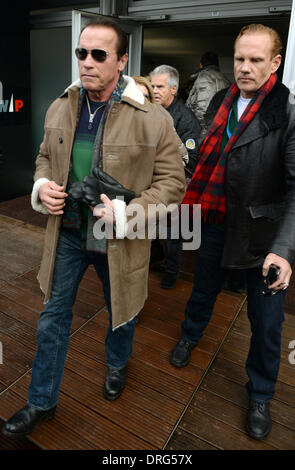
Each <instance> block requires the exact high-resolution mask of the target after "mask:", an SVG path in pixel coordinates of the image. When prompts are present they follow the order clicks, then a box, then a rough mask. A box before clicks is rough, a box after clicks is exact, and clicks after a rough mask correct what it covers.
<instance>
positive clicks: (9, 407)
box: [0, 389, 97, 450]
mask: <svg viewBox="0 0 295 470" xmlns="http://www.w3.org/2000/svg"><path fill="white" fill-rule="evenodd" d="M61 402H62V398H61ZM24 405H25V399H24V397H23V396H22V395H19V394H18V393H15V392H13V391H12V390H11V389H10V390H8V391H7V392H6V393H5V396H3V397H1V401H0V413H1V416H3V417H4V420H7V419H8V418H9V417H10V416H12V414H14V413H15V412H16V411H17V410H18V409H20V408H22V407H23V406H24ZM63 413H64V412H63V406H62V405H61V406H58V409H57V411H56V414H55V417H54V418H53V419H52V420H50V421H48V422H41V423H39V424H38V426H37V427H36V429H35V430H34V431H33V432H32V433H31V434H30V435H29V440H30V442H31V443H32V445H35V446H37V447H39V448H40V449H44V450H45V449H46V450H79V449H84V450H91V449H96V448H97V447H96V446H95V445H94V444H92V445H91V444H90V443H89V441H88V440H87V439H86V438H85V437H84V436H83V435H82V434H79V433H77V432H73V430H72V429H71V427H70V425H68V422H67V419H66V418H65V417H64V415H63ZM72 414H73V412H72ZM73 419H75V418H73ZM76 421H77V417H76Z"/></svg>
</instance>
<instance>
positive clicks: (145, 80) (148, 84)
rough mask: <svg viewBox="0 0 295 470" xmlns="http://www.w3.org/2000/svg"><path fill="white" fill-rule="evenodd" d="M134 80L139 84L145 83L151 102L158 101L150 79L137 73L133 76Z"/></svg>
mask: <svg viewBox="0 0 295 470" xmlns="http://www.w3.org/2000/svg"><path fill="white" fill-rule="evenodd" d="M133 80H134V81H135V83H138V84H139V85H143V86H145V87H146V89H147V91H148V94H149V97H148V100H149V101H150V102H151V103H155V102H156V101H155V96H154V90H153V87H152V84H151V82H150V81H149V79H148V78H146V77H142V76H138V75H135V76H134V77H133Z"/></svg>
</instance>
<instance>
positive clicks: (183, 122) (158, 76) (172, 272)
mask: <svg viewBox="0 0 295 470" xmlns="http://www.w3.org/2000/svg"><path fill="white" fill-rule="evenodd" d="M150 79H151V83H152V87H153V90H154V95H155V101H156V102H157V103H158V104H160V105H161V106H163V108H165V109H166V110H167V111H168V112H169V113H170V115H171V116H172V118H173V122H174V127H175V130H176V132H177V134H178V135H179V137H180V139H181V140H182V142H183V144H184V145H185V147H186V149H187V152H188V156H189V161H188V164H187V165H186V168H185V173H186V179H187V181H188V180H190V178H191V177H192V175H193V173H194V170H195V167H196V163H197V146H198V143H199V139H200V134H201V126H200V124H199V121H198V119H197V118H196V116H195V115H194V113H193V112H192V111H191V110H190V109H189V108H188V107H187V106H186V105H185V104H184V103H183V102H182V101H181V100H180V99H178V98H177V92H178V87H179V73H178V70H176V69H175V68H174V67H171V66H170V65H159V66H158V67H156V68H155V69H154V70H153V71H152V72H151V73H150ZM157 242H158V241H155V242H154V243H153V244H152V252H153V249H154V248H155V246H158V245H157ZM164 246H165V271H166V274H165V276H164V278H163V280H162V283H161V286H162V288H163V289H170V288H172V287H174V286H175V284H176V282H177V278H178V274H179V269H180V263H181V250H182V240H181V239H180V238H179V239H172V238H171V237H170V236H169V235H168V238H167V240H165V245H164Z"/></svg>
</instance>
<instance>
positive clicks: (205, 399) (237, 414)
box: [184, 390, 295, 450]
mask: <svg viewBox="0 0 295 470" xmlns="http://www.w3.org/2000/svg"><path fill="white" fill-rule="evenodd" d="M194 407H196V408H198V409H200V410H202V412H205V413H206V414H208V415H210V416H211V415H212V417H214V418H216V419H218V420H220V421H222V422H223V423H225V424H228V425H230V426H231V427H232V428H235V429H237V430H239V431H241V432H243V431H244V428H245V422H246V417H247V411H246V410H244V409H243V408H241V407H239V406H236V405H235V404H232V403H231V402H229V401H227V400H225V399H223V398H222V397H219V396H217V395H215V394H213V393H210V392H207V391H205V390H199V391H198V393H197V394H196V396H195V400H194V401H193V403H192V407H190V410H189V412H188V413H187V415H186V416H188V415H189V414H191V416H192V417H193V416H194V409H193V408H194ZM213 410H214V411H213ZM185 419H186V418H185V417H184V422H185ZM264 442H265V443H267V444H270V445H272V446H273V447H275V448H278V449H281V450H287V449H288V450H294V449H295V441H294V431H293V430H291V429H289V428H288V427H286V426H282V425H280V424H278V423H276V422H275V421H274V420H273V424H272V431H271V433H270V434H269V436H268V437H267V438H266V439H265V441H264Z"/></svg>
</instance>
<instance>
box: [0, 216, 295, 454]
mask: <svg viewBox="0 0 295 470" xmlns="http://www.w3.org/2000/svg"><path fill="white" fill-rule="evenodd" d="M43 237H44V230H43V228H40V227H37V226H35V225H30V224H26V223H24V222H22V221H20V220H16V219H13V218H9V217H5V216H3V215H2V216H1V215H0V342H1V345H2V347H3V364H0V419H2V420H6V419H7V418H8V417H9V416H10V415H11V414H12V413H13V412H15V411H16V410H17V409H19V408H20V407H22V406H23V405H24V404H25V401H26V397H27V387H28V384H29V382H30V376H31V366H32V360H33V356H34V351H35V334H36V327H37V321H38V317H39V312H40V310H41V309H42V295H41V292H40V289H39V285H38V282H37V281H36V273H37V271H38V266H39V264H40V257H41V251H42V242H43ZM160 279H161V277H160V274H159V273H157V272H151V274H150V280H149V298H148V300H147V302H146V304H145V307H144V309H143V311H142V312H141V313H140V315H139V321H138V324H137V328H136V332H135V338H134V348H133V355H132V358H131V359H130V361H129V364H128V379H127V384H126V388H125V390H124V393H123V395H122V396H121V397H120V398H119V399H118V400H116V401H115V402H108V401H107V400H105V399H104V398H103V395H102V388H103V382H104V377H105V373H106V365H105V353H104V336H105V332H106V326H107V312H106V309H105V302H104V298H103V295H102V290H101V287H100V285H99V283H98V281H97V277H96V273H95V272H94V270H93V269H92V268H89V269H88V271H87V273H86V275H85V277H84V279H83V281H82V283H81V286H80V288H79V292H78V298H77V301H76V304H75V307H74V313H75V315H74V320H73V324H72V333H71V340H70V346H69V352H68V358H67V363H66V369H65V374H64V380H63V384H62V388H61V395H60V401H59V405H58V408H57V412H56V416H55V418H54V419H53V420H52V421H50V422H48V423H44V424H42V425H40V426H38V428H37V429H36V430H35V431H34V432H33V433H32V434H31V435H30V437H29V439H21V440H18V441H11V440H7V439H4V438H3V437H1V438H0V449H20V448H27V449H28V448H30V449H34V448H35V449H83V450H86V449H110V450H115V449H132V450H137V449H168V450H171V449H183V450H184V449H204V450H205V449H295V439H294V436H295V434H294V431H295V394H294V391H295V365H291V364H290V363H289V361H288V355H289V353H290V350H289V349H288V347H289V342H290V341H291V340H292V339H295V316H293V315H292V314H287V315H286V317H287V318H286V322H285V325H284V343H283V350H282V365H281V369H280V376H279V382H278V387H277V393H276V397H275V400H273V401H272V410H273V420H274V425H273V430H272V433H271V435H270V436H269V437H268V438H267V439H266V440H265V441H264V442H262V443H260V442H256V441H254V440H252V439H250V438H249V437H248V436H247V435H246V433H245V431H244V419H245V416H246V409H247V398H246V394H245V391H244V383H245V382H246V375H245V369H244V362H245V358H246V354H247V348H248V345H249V337H250V331H249V326H248V322H247V318H246V298H245V296H244V295H238V294H231V293H229V292H225V291H224V292H222V293H221V294H220V295H219V297H218V301H217V303H216V306H215V311H214V315H213V318H212V320H211V322H210V324H209V325H208V328H207V330H206V331H205V335H204V338H203V339H202V340H201V342H200V344H199V347H198V348H197V349H195V350H194V351H193V353H192V360H191V363H190V364H189V365H188V366H187V367H186V368H184V369H181V370H176V369H175V368H173V367H172V366H170V364H169V360H168V358H169V353H170V350H171V348H172V347H173V345H174V344H175V342H176V340H177V339H178V338H179V333H180V330H179V325H180V322H181V321H182V317H183V311H184V306H185V303H186V300H187V298H188V296H189V293H190V290H191V282H190V280H185V279H187V277H186V278H185V279H180V280H179V282H178V284H177V286H176V288H175V289H172V290H171V291H168V292H166V291H163V290H162V289H161V288H160Z"/></svg>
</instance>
